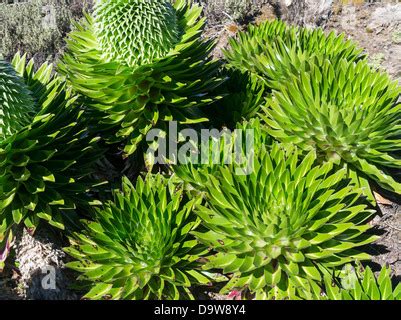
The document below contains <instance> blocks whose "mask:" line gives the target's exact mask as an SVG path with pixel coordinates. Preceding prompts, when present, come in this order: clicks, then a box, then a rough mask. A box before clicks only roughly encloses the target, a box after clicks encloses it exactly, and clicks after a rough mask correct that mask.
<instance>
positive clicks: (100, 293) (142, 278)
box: [66, 175, 210, 299]
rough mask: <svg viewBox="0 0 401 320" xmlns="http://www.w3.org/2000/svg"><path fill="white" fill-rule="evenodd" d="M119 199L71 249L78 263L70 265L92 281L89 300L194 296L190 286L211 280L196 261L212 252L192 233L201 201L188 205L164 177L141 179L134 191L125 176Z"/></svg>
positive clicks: (77, 237) (117, 193) (88, 224)
mask: <svg viewBox="0 0 401 320" xmlns="http://www.w3.org/2000/svg"><path fill="white" fill-rule="evenodd" d="M114 195H115V200H114V202H108V203H106V204H105V205H104V207H102V208H100V209H98V210H97V215H96V218H95V221H94V222H91V221H87V222H86V223H85V224H86V231H84V233H82V234H79V233H76V234H75V237H74V239H73V240H72V243H75V245H73V246H71V247H69V248H66V251H67V253H69V254H70V255H71V256H73V257H74V258H76V259H77V261H75V262H71V263H69V264H68V266H69V267H70V268H72V269H75V270H77V271H79V272H82V276H81V277H80V279H85V280H89V281H90V283H91V284H90V286H91V288H90V291H89V292H88V293H87V294H86V295H85V297H86V298H89V299H102V298H103V299H106V298H107V299H178V298H188V297H190V298H191V297H192V295H191V293H190V291H189V287H190V286H191V285H196V284H207V283H208V282H209V281H210V278H209V277H207V276H206V275H205V274H204V273H202V272H201V271H200V268H199V262H197V260H198V259H199V258H201V257H202V256H203V255H204V254H205V253H206V252H207V250H205V247H204V246H202V245H200V244H199V243H198V242H197V241H196V240H195V239H194V237H193V236H192V235H191V232H192V231H193V230H195V229H196V228H197V226H198V225H199V222H200V221H199V219H198V218H197V217H196V215H195V214H193V213H192V210H193V207H194V206H195V205H197V204H199V203H200V201H201V198H200V197H196V198H192V199H191V200H190V201H188V200H187V199H186V197H185V195H184V194H183V190H182V188H180V187H177V186H176V185H174V184H171V183H169V182H168V180H167V179H165V178H163V177H162V176H160V175H156V176H147V177H146V179H144V180H142V178H139V179H138V181H137V183H136V186H135V187H134V186H133V185H132V184H131V183H130V182H129V180H128V179H126V178H125V179H124V182H123V189H122V191H118V190H117V191H115V194H114Z"/></svg>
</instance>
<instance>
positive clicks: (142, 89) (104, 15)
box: [59, 0, 222, 155]
mask: <svg viewBox="0 0 401 320" xmlns="http://www.w3.org/2000/svg"><path fill="white" fill-rule="evenodd" d="M201 10H202V9H201V7H199V6H198V5H192V1H187V0H178V1H175V3H174V4H172V3H171V1H166V0H163V1H160V0H157V1H156V0H147V1H145V0H115V1H108V0H99V1H97V2H96V5H95V11H94V16H93V17H92V16H89V15H88V16H86V19H85V20H84V21H83V22H82V23H77V24H76V25H75V30H74V31H73V32H72V33H71V34H70V35H69V39H68V40H67V43H68V45H67V54H66V55H65V56H64V58H63V60H62V63H61V64H60V65H59V70H60V72H61V73H62V74H64V75H65V76H66V78H67V80H68V82H69V83H70V84H71V85H72V87H73V88H74V90H76V91H77V92H79V93H81V94H82V95H83V96H84V97H85V98H86V104H87V105H89V106H90V107H91V108H90V110H92V111H96V112H93V113H94V115H93V116H92V117H94V118H96V119H97V120H98V122H99V123H98V124H97V127H98V128H99V125H100V124H104V125H105V126H106V127H105V130H106V128H110V126H111V127H115V126H117V127H118V130H117V132H114V133H110V134H109V135H108V136H107V134H106V136H107V138H108V140H109V141H110V142H115V141H121V140H125V141H126V147H125V152H126V153H127V154H128V155H129V154H132V153H133V152H134V151H135V150H136V148H137V146H138V143H139V142H140V141H141V140H142V139H143V137H144V136H145V135H146V133H147V131H148V130H149V129H150V128H152V127H154V126H162V122H163V121H170V120H176V121H179V122H180V123H181V124H187V123H195V122H200V121H205V120H207V119H205V118H204V117H203V116H202V112H200V111H199V108H200V107H202V106H204V105H208V104H209V103H211V102H213V101H214V100H215V99H217V98H218V97H213V96H211V95H210V92H211V91H212V90H213V89H214V88H216V87H217V86H218V85H219V84H220V83H221V82H222V80H221V79H220V78H218V77H217V72H218V67H219V62H217V61H216V60H212V59H211V57H210V53H211V51H212V50H213V48H214V43H213V42H212V41H209V40H203V39H202V38H201V33H202V29H203V26H204V24H205V20H204V18H202V19H200V18H199V16H200V14H201Z"/></svg>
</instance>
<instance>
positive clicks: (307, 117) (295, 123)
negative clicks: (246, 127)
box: [262, 58, 401, 193]
mask: <svg viewBox="0 0 401 320" xmlns="http://www.w3.org/2000/svg"><path fill="white" fill-rule="evenodd" d="M308 69H309V71H308V72H304V73H302V75H301V76H300V77H296V76H294V77H291V78H289V79H288V81H286V82H285V83H283V84H282V86H281V87H280V88H279V89H278V90H277V91H274V93H273V96H272V97H271V98H270V99H268V103H267V105H266V108H265V110H264V111H265V115H262V117H263V119H264V120H265V121H266V124H267V125H268V132H269V134H271V135H272V136H273V137H274V138H276V139H277V140H280V141H282V142H286V143H287V142H288V143H294V144H296V145H297V146H299V147H300V148H301V149H303V150H306V151H308V150H311V149H314V150H316V151H317V153H318V155H319V157H321V158H322V159H324V160H333V161H334V162H339V163H342V164H344V163H345V164H347V165H348V168H349V170H350V177H352V178H355V179H356V180H358V179H359V180H361V179H362V180H363V179H365V178H366V177H367V178H369V179H370V180H371V181H374V182H376V183H377V184H379V185H380V186H381V187H383V188H385V189H388V190H390V191H393V192H397V193H401V184H400V183H399V182H398V181H396V180H395V179H394V178H393V177H395V175H396V174H395V173H394V172H393V171H392V170H394V169H395V168H398V167H399V166H400V164H401V162H400V156H399V154H398V153H399V150H400V147H401V144H400V140H399V136H400V133H401V130H400V129H401V127H400V115H401V113H400V110H401V109H400V108H401V106H400V105H399V104H398V103H397V100H398V97H399V95H400V93H401V90H400V88H399V87H398V85H397V83H396V82H394V81H392V80H391V79H390V77H389V76H388V75H387V74H384V73H380V72H375V71H372V70H371V69H370V68H369V66H368V65H367V64H366V63H365V62H364V61H361V62H358V63H353V62H348V61H346V60H340V61H339V62H338V63H334V64H333V62H331V61H330V60H327V59H317V58H316V59H312V60H311V61H310V62H308ZM350 79H352V80H350ZM365 185H367V184H366V183H365ZM367 188H368V189H369V186H368V185H367ZM368 191H369V190H367V192H368Z"/></svg>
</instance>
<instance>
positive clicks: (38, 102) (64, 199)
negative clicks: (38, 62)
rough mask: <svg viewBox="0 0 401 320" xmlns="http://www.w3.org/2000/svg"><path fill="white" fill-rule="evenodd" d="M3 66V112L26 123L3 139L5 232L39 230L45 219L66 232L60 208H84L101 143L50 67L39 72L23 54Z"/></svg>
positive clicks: (0, 204) (0, 169)
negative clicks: (22, 228)
mask: <svg viewBox="0 0 401 320" xmlns="http://www.w3.org/2000/svg"><path fill="white" fill-rule="evenodd" d="M1 65H3V66H5V67H4V68H3V69H2V70H3V72H4V74H2V75H1V80H0V82H1V83H3V87H2V90H3V93H2V94H3V97H4V98H5V99H3V100H1V103H2V104H1V106H0V108H1V109H2V110H6V111H7V112H8V113H10V114H11V113H12V115H11V116H12V118H14V117H15V116H17V117H20V119H21V120H20V122H18V121H16V125H10V127H8V128H7V131H5V132H9V135H8V136H6V137H2V139H1V140H0V233H4V232H5V231H7V230H8V229H9V228H10V227H12V225H13V224H19V223H20V222H24V223H25V225H26V226H28V227H31V228H35V227H36V226H37V224H38V221H39V219H40V218H41V219H44V220H46V221H48V222H49V223H50V224H51V225H53V226H56V227H59V228H63V218H62V213H61V209H63V208H64V209H73V208H75V207H76V206H77V205H79V204H84V203H85V201H84V199H85V196H84V193H85V191H86V190H87V189H88V188H89V186H91V185H93V183H89V180H87V176H88V174H89V173H91V172H92V171H91V164H92V163H93V162H94V161H96V160H97V159H98V156H99V155H100V154H101V152H100V150H99V148H98V146H97V139H94V138H92V137H90V136H89V135H88V133H87V129H86V126H85V124H84V123H82V122H80V118H81V115H82V111H80V110H79V108H78V107H77V106H75V105H73V103H74V100H75V99H74V98H73V97H72V96H70V94H69V93H67V91H66V90H65V89H64V86H65V85H64V84H63V83H62V82H60V81H59V80H58V79H57V78H55V77H54V76H52V75H51V74H52V67H51V66H50V65H47V64H44V65H42V66H41V67H40V68H39V69H38V70H37V71H36V72H35V71H34V64H33V61H30V62H29V63H28V64H26V59H25V56H24V57H20V56H19V55H18V54H17V55H16V56H15V58H14V60H13V66H10V65H7V64H6V63H5V62H2V63H1ZM14 81H16V82H15V87H14V86H13V84H14ZM4 83H6V86H4ZM16 90H21V91H20V93H19V92H17V91H16ZM10 93H12V94H10ZM14 94H15V98H14V97H13V96H14ZM21 113H23V114H22V115H20V114H21ZM12 118H11V119H12ZM4 119H5V118H3V120H4ZM4 124H6V122H4Z"/></svg>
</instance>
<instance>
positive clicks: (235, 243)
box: [194, 143, 377, 299]
mask: <svg viewBox="0 0 401 320" xmlns="http://www.w3.org/2000/svg"><path fill="white" fill-rule="evenodd" d="M315 160H316V156H315V153H314V152H313V151H311V152H309V153H308V154H307V156H306V157H305V158H304V159H303V160H302V161H301V152H300V151H299V150H297V149H296V148H295V147H288V148H284V147H283V146H282V145H280V144H277V143H273V145H272V147H271V150H270V152H267V151H266V149H264V148H261V150H260V151H258V153H257V156H255V161H254V170H253V172H252V173H251V174H249V175H236V174H235V173H234V171H233V170H232V169H231V168H230V166H223V167H221V168H220V172H219V173H215V175H214V176H210V183H208V184H207V185H206V188H207V199H208V206H198V208H197V211H196V212H197V214H198V215H199V216H200V218H201V219H202V221H203V224H204V225H205V226H206V227H207V228H208V229H209V230H208V231H205V232H194V234H195V236H196V237H197V239H199V240H200V241H201V242H202V243H204V244H205V245H207V246H209V247H210V248H211V249H213V250H215V251H217V254H216V255H215V256H211V257H208V259H209V261H208V263H207V264H206V266H205V268H206V269H222V270H223V273H224V274H232V277H231V280H230V281H229V282H228V283H227V285H226V286H225V287H224V288H223V289H222V292H223V293H224V292H227V291H228V290H232V289H234V288H245V287H247V288H248V289H249V290H250V292H251V293H255V294H256V298H257V299H271V298H275V299H287V298H308V297H309V296H311V292H312V291H316V288H318V290H320V289H319V285H321V283H322V281H323V279H324V275H325V274H327V269H329V270H330V269H331V268H336V267H339V266H342V265H344V264H346V263H349V262H352V261H354V260H364V259H368V258H369V255H367V254H366V253H363V252H361V251H360V250H358V247H361V246H363V245H366V244H368V243H371V242H373V241H375V240H376V239H377V237H376V236H374V235H371V234H368V233H366V231H367V230H369V229H370V226H369V225H368V224H367V223H366V221H367V219H368V218H369V217H370V216H371V215H372V214H373V213H374V211H372V210H369V209H367V207H366V205H365V204H363V203H360V202H361V198H360V195H361V191H360V190H359V189H357V188H355V186H353V185H350V184H348V182H347V181H346V180H344V178H345V177H346V171H345V170H344V169H341V170H338V171H337V172H335V173H332V168H333V165H332V163H331V162H327V163H325V164H323V165H315Z"/></svg>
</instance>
